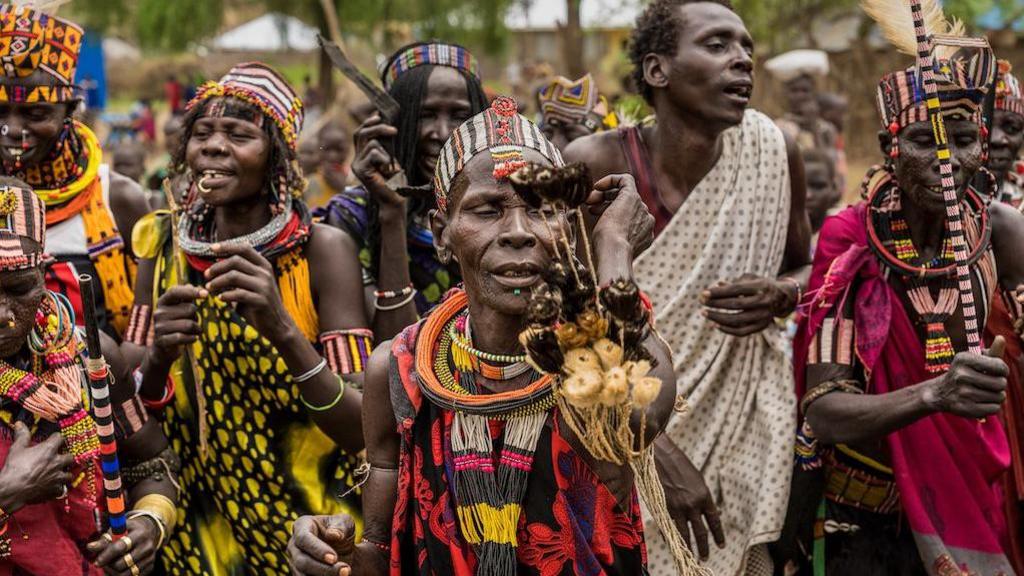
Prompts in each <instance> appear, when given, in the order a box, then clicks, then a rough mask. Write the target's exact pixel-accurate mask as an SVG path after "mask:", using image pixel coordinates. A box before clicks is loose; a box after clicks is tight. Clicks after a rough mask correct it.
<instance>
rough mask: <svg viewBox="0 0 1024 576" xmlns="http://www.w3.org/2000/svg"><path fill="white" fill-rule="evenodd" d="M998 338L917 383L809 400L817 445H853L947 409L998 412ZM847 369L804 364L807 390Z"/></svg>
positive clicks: (1002, 376) (1001, 372) (969, 414)
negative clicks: (986, 347)
mask: <svg viewBox="0 0 1024 576" xmlns="http://www.w3.org/2000/svg"><path fill="white" fill-rule="evenodd" d="M1003 348H1004V342H1003V341H1002V338H1001V337H999V338H996V342H995V343H993V345H992V349H991V350H989V351H987V352H986V353H985V354H983V355H978V354H970V353H968V352H961V353H959V354H957V355H956V357H954V358H953V364H952V366H951V367H950V369H949V371H948V372H946V373H945V374H943V375H941V376H936V377H935V378H931V379H929V380H925V381H924V382H921V383H919V384H915V385H912V386H906V387H904V388H900V389H899V390H895V391H893V392H887V393H885V394H854V393H849V392H844V391H835V392H831V393H828V394H825V395H824V396H822V397H820V398H818V399H817V400H814V401H813V402H811V404H810V405H809V406H808V407H807V422H808V424H810V426H811V429H812V430H813V431H814V435H815V437H817V439H818V441H820V442H822V443H823V444H854V443H859V442H866V441H872V440H878V439H880V438H884V437H885V436H887V435H888V434H891V433H892V432H895V431H897V430H900V429H902V428H905V427H907V426H909V425H910V424H913V423H914V422H917V421H918V420H920V419H921V418H924V417H926V416H930V415H932V414H936V413H940V412H947V413H950V414H954V415H957V416H963V417H965V418H985V417H987V416H991V415H993V414H996V413H998V412H999V410H1000V408H1001V406H1002V403H1003V401H1005V400H1006V376H1007V374H1008V373H1009V369H1008V368H1007V366H1006V363H1005V362H1003V360H1002V358H1001V356H1002V354H1003ZM851 375H852V371H850V372H849V373H846V371H845V367H843V368H836V366H835V365H833V364H828V365H813V364H812V365H810V366H808V367H807V382H808V390H813V389H814V388H815V387H817V386H823V385H828V384H829V383H830V382H834V381H839V380H846V379H848V378H846V376H851Z"/></svg>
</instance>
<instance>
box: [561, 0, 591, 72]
mask: <svg viewBox="0 0 1024 576" xmlns="http://www.w3.org/2000/svg"><path fill="white" fill-rule="evenodd" d="M582 1H583V0H565V6H566V12H567V14H568V16H567V18H566V22H565V28H563V30H562V31H563V34H562V56H563V59H564V60H565V66H566V73H567V74H568V75H569V77H570V78H572V79H576V78H579V77H581V76H583V75H584V74H586V73H587V68H586V65H585V64H584V62H583V28H582V25H581V23H580V3H582Z"/></svg>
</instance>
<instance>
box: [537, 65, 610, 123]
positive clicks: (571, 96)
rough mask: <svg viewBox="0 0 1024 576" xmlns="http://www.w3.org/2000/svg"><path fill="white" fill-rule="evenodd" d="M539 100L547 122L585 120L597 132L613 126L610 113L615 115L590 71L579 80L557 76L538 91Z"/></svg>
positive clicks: (578, 121)
mask: <svg viewBox="0 0 1024 576" xmlns="http://www.w3.org/2000/svg"><path fill="white" fill-rule="evenodd" d="M537 102H538V103H539V104H540V111H541V115H543V117H544V121H545V122H547V120H548V119H549V118H557V119H558V120H561V121H562V122H565V123H569V124H575V123H580V122H582V123H583V124H585V125H587V128H589V129H590V130H592V131H595V132H596V131H597V130H599V129H601V128H602V127H609V126H608V125H609V120H610V118H609V116H610V117H611V118H614V115H611V114H609V110H608V101H607V100H605V99H604V97H603V96H601V95H600V94H599V93H598V91H597V83H596V82H594V77H593V76H592V75H590V74H587V75H586V76H584V77H583V78H580V79H579V80H575V81H574V80H569V79H568V78H566V77H565V76H555V77H554V78H553V79H551V81H550V82H548V83H547V84H546V85H544V86H543V87H542V88H541V89H540V90H539V91H538V92H537ZM615 124H617V122H615Z"/></svg>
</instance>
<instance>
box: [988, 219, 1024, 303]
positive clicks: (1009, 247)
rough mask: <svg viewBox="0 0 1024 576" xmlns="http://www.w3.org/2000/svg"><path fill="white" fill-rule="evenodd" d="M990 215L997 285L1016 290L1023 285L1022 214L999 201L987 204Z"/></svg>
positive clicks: (1023, 248) (1023, 234)
mask: <svg viewBox="0 0 1024 576" xmlns="http://www.w3.org/2000/svg"><path fill="white" fill-rule="evenodd" d="M989 214H990V215H991V216H992V251H993V253H994V254H995V258H996V269H997V270H998V271H999V285H1000V286H1001V287H1002V288H1003V289H1004V290H1009V291H1017V290H1018V289H1019V288H1021V287H1022V286H1024V258H1021V254H1022V253H1024V214H1021V213H1020V212H1018V211H1017V210H1014V209H1013V208H1011V207H1010V206H1007V205H1006V204H1003V203H1001V202H993V203H992V204H991V205H989Z"/></svg>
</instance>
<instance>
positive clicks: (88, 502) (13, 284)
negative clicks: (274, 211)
mask: <svg viewBox="0 0 1024 576" xmlns="http://www.w3.org/2000/svg"><path fill="white" fill-rule="evenodd" d="M45 228H46V227H45V208H44V205H43V201H42V200H41V199H40V198H38V197H37V195H35V194H34V193H33V192H32V189H31V188H29V186H28V185H26V184H25V183H24V182H21V181H19V180H16V179H14V178H11V177H8V176H2V177H0V322H2V324H0V574H4V575H5V576H6V575H12V574H13V575H21V574H27V575H34V576H42V575H50V574H61V575H76V574H82V575H84V574H89V575H91V576H93V575H100V574H103V573H104V569H105V570H106V572H107V574H119V575H120V574H124V575H134V576H138V575H139V574H148V573H149V572H150V570H151V569H152V567H153V565H154V562H155V561H156V554H157V552H158V551H159V549H160V547H161V546H162V545H163V543H164V542H165V540H166V537H167V536H169V535H170V533H171V531H173V529H174V525H175V522H176V515H177V511H176V510H175V504H174V501H175V499H176V496H177V495H176V492H175V483H176V475H177V470H178V466H177V459H176V458H175V457H174V454H173V452H171V451H170V450H169V449H167V440H166V438H164V437H163V434H162V433H161V431H160V427H159V424H158V423H157V422H156V421H155V420H150V419H149V418H148V417H147V415H146V411H145V409H144V408H143V407H142V405H141V403H140V402H139V400H138V398H137V396H136V395H135V390H134V386H133V385H132V384H131V379H130V378H128V376H127V375H128V373H129V369H128V364H127V363H126V362H125V361H124V358H123V357H122V356H121V355H120V354H119V352H118V348H117V344H116V343H115V342H114V341H113V340H112V339H110V338H109V337H106V336H104V337H103V338H102V340H101V345H102V348H103V352H104V355H105V357H106V360H107V362H108V370H109V373H110V374H112V375H113V376H114V377H115V378H114V380H115V383H114V385H113V386H110V387H109V395H108V396H106V397H104V398H100V395H99V394H98V393H95V392H94V393H93V394H92V395H90V394H89V393H88V392H86V390H88V388H89V385H88V379H87V378H86V377H85V373H84V371H83V370H82V368H83V362H82V361H81V360H80V359H79V358H80V357H79V354H80V353H81V351H82V341H81V339H80V337H79V334H78V332H77V331H76V329H75V317H74V314H75V313H74V311H73V309H72V307H71V305H70V303H69V302H68V300H67V298H65V297H64V296H63V295H61V294H60V293H58V292H52V291H50V290H47V289H46V287H45V284H44V279H43V268H44V266H45V265H46V258H45V256H44V248H45V242H46V229H45ZM118 382H120V384H118ZM101 400H102V401H103V403H104V405H105V406H106V409H105V410H104V412H105V413H104V414H103V418H107V417H108V414H109V413H110V411H112V416H113V422H112V424H113V430H110V429H109V428H106V427H108V426H110V424H111V422H110V421H107V420H100V419H97V420H96V421H94V420H93V418H92V414H96V415H97V417H99V416H100V409H99V406H100V402H101ZM97 422H104V426H99V425H98V424H97ZM111 432H112V434H113V437H114V438H115V442H116V444H117V450H118V456H119V457H120V461H121V481H122V486H123V488H124V492H123V494H124V496H123V498H124V500H127V502H126V503H127V506H128V508H129V510H130V511H129V512H128V513H127V536H125V537H123V538H120V539H119V540H117V541H116V542H113V539H112V538H111V537H110V535H109V534H107V535H105V536H102V537H101V535H100V531H101V530H102V529H103V525H104V524H105V523H106V522H107V520H108V518H109V524H110V525H111V526H113V525H114V524H115V523H116V524H117V525H118V526H123V524H122V522H124V518H125V516H124V512H123V510H124V507H123V506H124V504H125V502H124V500H118V502H120V504H119V505H117V508H119V510H115V506H114V505H110V506H108V501H107V500H106V499H105V498H104V495H105V482H104V474H103V473H102V472H101V463H100V452H101V451H103V450H105V448H101V436H104V435H108V434H110V433H111ZM104 469H105V468H104ZM108 512H111V514H110V516H109V517H108V514H107V513H108Z"/></svg>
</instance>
